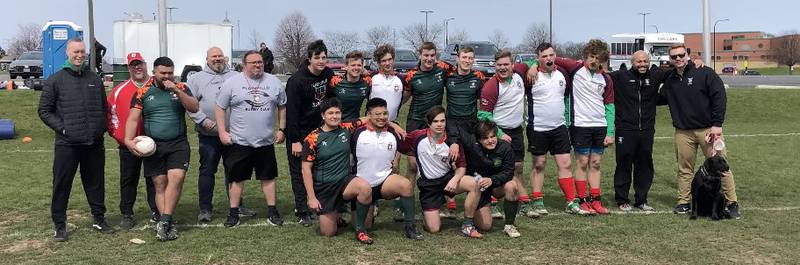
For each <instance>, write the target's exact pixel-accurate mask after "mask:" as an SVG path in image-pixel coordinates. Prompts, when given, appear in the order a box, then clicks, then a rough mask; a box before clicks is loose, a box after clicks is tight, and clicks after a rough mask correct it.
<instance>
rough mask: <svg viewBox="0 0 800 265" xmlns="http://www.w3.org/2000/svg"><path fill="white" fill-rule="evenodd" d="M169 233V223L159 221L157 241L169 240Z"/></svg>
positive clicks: (157, 224)
mask: <svg viewBox="0 0 800 265" xmlns="http://www.w3.org/2000/svg"><path fill="white" fill-rule="evenodd" d="M168 233H169V224H168V223H167V221H158V223H156V239H158V241H167V240H169V237H168V235H167V234H168Z"/></svg>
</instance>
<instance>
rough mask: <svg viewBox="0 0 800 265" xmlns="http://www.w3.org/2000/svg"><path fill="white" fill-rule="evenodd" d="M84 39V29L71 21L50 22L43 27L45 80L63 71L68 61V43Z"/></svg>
mask: <svg viewBox="0 0 800 265" xmlns="http://www.w3.org/2000/svg"><path fill="white" fill-rule="evenodd" d="M76 37H83V28H82V27H81V26H78V24H75V23H73V22H70V21H50V22H47V24H45V25H44V27H42V61H43V62H42V64H43V67H44V69H43V71H44V79H47V78H48V77H50V75H52V74H54V73H55V72H58V70H61V66H62V65H63V64H64V61H66V60H67V53H66V50H67V41H69V39H72V38H76Z"/></svg>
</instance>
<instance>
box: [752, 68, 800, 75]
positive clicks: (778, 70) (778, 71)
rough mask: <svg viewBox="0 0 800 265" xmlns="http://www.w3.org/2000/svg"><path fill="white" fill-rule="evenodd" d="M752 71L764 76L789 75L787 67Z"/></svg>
mask: <svg viewBox="0 0 800 265" xmlns="http://www.w3.org/2000/svg"><path fill="white" fill-rule="evenodd" d="M795 69H797V68H795ZM750 70H756V71H758V72H759V73H761V74H762V75H789V67H786V66H781V67H770V68H752V69H750ZM794 74H797V70H795V72H794Z"/></svg>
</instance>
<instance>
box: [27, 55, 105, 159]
mask: <svg viewBox="0 0 800 265" xmlns="http://www.w3.org/2000/svg"><path fill="white" fill-rule="evenodd" d="M107 110H108V103H107V102H106V95H105V88H104V87H103V81H102V80H101V79H100V78H99V77H98V76H97V75H95V74H94V73H92V72H89V71H86V70H83V71H80V72H78V71H75V70H73V69H72V68H64V69H61V71H58V72H56V73H55V74H53V75H52V76H50V77H49V78H47V80H45V82H44V89H43V90H42V96H41V98H39V118H41V119H42V121H43V122H44V123H45V124H46V125H47V126H49V127H50V128H51V129H53V131H55V132H56V137H55V144H56V145H93V144H102V143H103V133H104V132H105V131H106V113H107Z"/></svg>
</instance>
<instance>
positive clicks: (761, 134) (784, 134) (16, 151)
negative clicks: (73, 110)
mask: <svg viewBox="0 0 800 265" xmlns="http://www.w3.org/2000/svg"><path fill="white" fill-rule="evenodd" d="M786 136H800V133H797V132H793V133H758V134H726V135H725V137H786ZM672 138H673V137H672V136H657V137H655V139H656V140H670V139H672ZM285 146H286V145H285V144H276V145H275V147H280V148H283V147H285ZM197 148H198V147H197V146H191V149H192V150H197ZM117 151H118V149H117V148H107V149H106V152H117ZM52 152H53V149H31V150H22V149H19V148H17V149H14V150H2V151H0V153H52Z"/></svg>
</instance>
